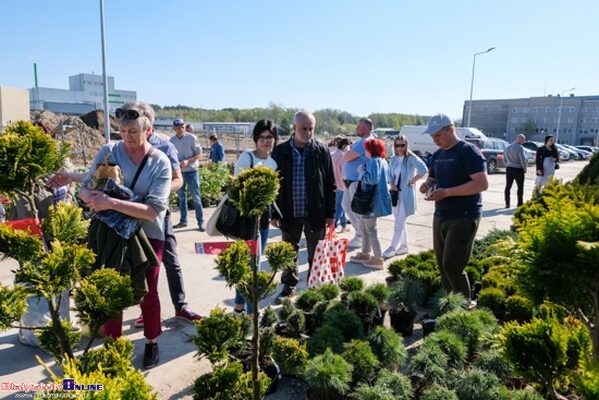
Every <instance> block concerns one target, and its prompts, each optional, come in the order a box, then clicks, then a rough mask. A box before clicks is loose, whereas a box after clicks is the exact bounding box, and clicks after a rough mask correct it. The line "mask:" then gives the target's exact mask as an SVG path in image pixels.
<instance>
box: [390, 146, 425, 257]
mask: <svg viewBox="0 0 599 400" xmlns="http://www.w3.org/2000/svg"><path fill="white" fill-rule="evenodd" d="M393 147H394V149H395V155H394V156H393V157H391V164H390V166H389V172H390V176H391V180H390V181H389V185H390V186H391V189H390V194H391V206H392V207H393V216H394V217H395V223H394V225H393V238H392V239H391V244H390V245H389V248H388V249H387V250H385V252H384V253H383V257H385V258H389V257H393V256H396V255H397V256H399V255H403V254H406V253H407V252H408V231H407V229H406V220H407V219H408V217H409V216H410V215H413V214H414V213H415V212H416V187H415V185H416V182H417V181H418V180H419V179H421V178H422V177H424V175H426V172H427V169H426V164H425V163H424V161H422V160H421V159H420V157H418V156H417V155H415V154H414V153H412V151H411V150H410V149H409V147H408V138H407V137H406V136H405V135H399V136H397V137H396V138H395V140H394V141H393Z"/></svg>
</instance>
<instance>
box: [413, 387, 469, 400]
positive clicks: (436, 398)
mask: <svg viewBox="0 0 599 400" xmlns="http://www.w3.org/2000/svg"><path fill="white" fill-rule="evenodd" d="M420 400H459V399H458V395H457V394H456V393H455V392H454V391H453V390H451V389H448V388H446V387H444V386H441V385H437V384H435V385H432V386H431V387H429V388H428V389H425V390H424V391H423V392H422V396H420Z"/></svg>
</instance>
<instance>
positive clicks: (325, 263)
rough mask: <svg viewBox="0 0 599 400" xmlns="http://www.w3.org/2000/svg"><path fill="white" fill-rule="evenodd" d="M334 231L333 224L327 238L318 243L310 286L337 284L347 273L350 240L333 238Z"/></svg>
mask: <svg viewBox="0 0 599 400" xmlns="http://www.w3.org/2000/svg"><path fill="white" fill-rule="evenodd" d="M333 233H335V228H334V226H333V225H331V226H330V227H329V228H328V231H327V235H326V236H325V238H324V239H322V240H319V241H318V244H317V245H316V249H315V250H314V260H313V261H312V271H311V272H310V278H309V279H308V287H311V288H315V287H317V286H320V285H324V284H325V283H334V284H337V283H338V282H339V280H340V279H341V278H343V276H344V275H345V273H344V268H345V257H346V256H347V249H348V247H349V240H348V239H341V238H337V237H335V238H333Z"/></svg>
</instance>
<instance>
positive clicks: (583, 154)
mask: <svg viewBox="0 0 599 400" xmlns="http://www.w3.org/2000/svg"><path fill="white" fill-rule="evenodd" d="M563 146H564V147H566V148H567V149H570V150H573V151H575V152H577V153H578V155H579V156H580V158H578V159H579V160H588V159H589V158H591V156H592V155H593V153H592V152H590V151H586V150H583V149H579V148H578V147H574V146H571V145H569V144H564V145H563Z"/></svg>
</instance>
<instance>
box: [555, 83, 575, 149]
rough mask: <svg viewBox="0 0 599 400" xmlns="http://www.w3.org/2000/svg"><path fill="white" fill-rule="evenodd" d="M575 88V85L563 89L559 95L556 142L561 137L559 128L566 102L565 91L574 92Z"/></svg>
mask: <svg viewBox="0 0 599 400" xmlns="http://www.w3.org/2000/svg"><path fill="white" fill-rule="evenodd" d="M574 90H576V88H575V87H573V88H570V89H566V90H562V92H561V94H560V96H559V112H558V113H557V132H556V133H555V143H558V141H557V140H558V139H559V128H560V125H561V121H562V105H563V104H564V93H569V92H573V91H574Z"/></svg>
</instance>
